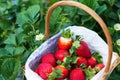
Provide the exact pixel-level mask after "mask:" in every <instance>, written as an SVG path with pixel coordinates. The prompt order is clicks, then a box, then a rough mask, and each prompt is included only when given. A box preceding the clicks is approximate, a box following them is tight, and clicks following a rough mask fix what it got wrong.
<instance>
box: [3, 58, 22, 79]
mask: <svg viewBox="0 0 120 80" xmlns="http://www.w3.org/2000/svg"><path fill="white" fill-rule="evenodd" d="M20 67H21V64H20V61H19V60H18V59H15V58H8V59H5V60H4V62H3V63H2V65H1V73H2V75H3V77H4V78H5V80H15V78H16V76H17V74H18V71H19V69H20Z"/></svg>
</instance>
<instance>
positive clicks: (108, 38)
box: [45, 1, 112, 73]
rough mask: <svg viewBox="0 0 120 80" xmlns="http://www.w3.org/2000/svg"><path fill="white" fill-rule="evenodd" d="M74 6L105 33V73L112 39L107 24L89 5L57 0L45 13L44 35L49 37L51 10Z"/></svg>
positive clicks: (107, 69) (108, 63)
mask: <svg viewBox="0 0 120 80" xmlns="http://www.w3.org/2000/svg"><path fill="white" fill-rule="evenodd" d="M66 5H67V6H74V7H78V8H80V9H82V10H84V11H86V12H87V13H89V14H90V15H91V16H92V17H93V18H94V19H95V20H96V21H97V22H98V23H99V25H100V26H101V28H102V30H103V32H104V34H105V37H106V39H107V43H108V58H107V63H106V66H105V71H104V72H105V73H107V72H109V69H110V65H111V58H112V40H111V36H110V34H109V31H108V29H107V26H106V24H105V23H104V21H103V20H102V19H101V18H100V16H98V14H97V13H95V11H93V10H92V9H90V8H89V7H87V6H86V5H83V4H81V3H79V2H75V1H59V2H56V3H55V4H53V5H52V6H51V7H50V8H49V10H48V12H47V15H46V20H45V35H46V38H47V39H48V38H49V29H50V27H49V24H50V16H51V14H52V12H53V10H54V9H55V8H57V7H58V6H66Z"/></svg>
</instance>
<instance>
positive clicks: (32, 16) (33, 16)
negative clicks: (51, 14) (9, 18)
mask: <svg viewBox="0 0 120 80" xmlns="http://www.w3.org/2000/svg"><path fill="white" fill-rule="evenodd" d="M39 11H40V6H39V5H33V6H30V7H29V8H28V9H27V10H26V11H23V12H21V13H19V14H18V15H17V20H16V23H17V24H18V25H19V26H23V25H24V24H29V25H31V24H34V23H35V22H36V21H37V20H38V18H39V16H40V14H39Z"/></svg>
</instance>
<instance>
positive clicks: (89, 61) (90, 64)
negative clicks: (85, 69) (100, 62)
mask: <svg viewBox="0 0 120 80" xmlns="http://www.w3.org/2000/svg"><path fill="white" fill-rule="evenodd" d="M88 64H89V66H91V67H92V68H93V67H94V66H95V65H96V64H97V61H96V59H95V58H94V57H93V56H92V57H90V58H88Z"/></svg>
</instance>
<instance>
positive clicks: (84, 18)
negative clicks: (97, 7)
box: [81, 15, 92, 24]
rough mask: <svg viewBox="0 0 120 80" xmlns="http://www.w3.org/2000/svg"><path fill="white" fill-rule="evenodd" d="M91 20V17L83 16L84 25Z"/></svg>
mask: <svg viewBox="0 0 120 80" xmlns="http://www.w3.org/2000/svg"><path fill="white" fill-rule="evenodd" d="M90 19H92V17H91V16H90V15H86V16H82V18H81V22H82V24H84V23H85V22H87V21H90Z"/></svg>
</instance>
